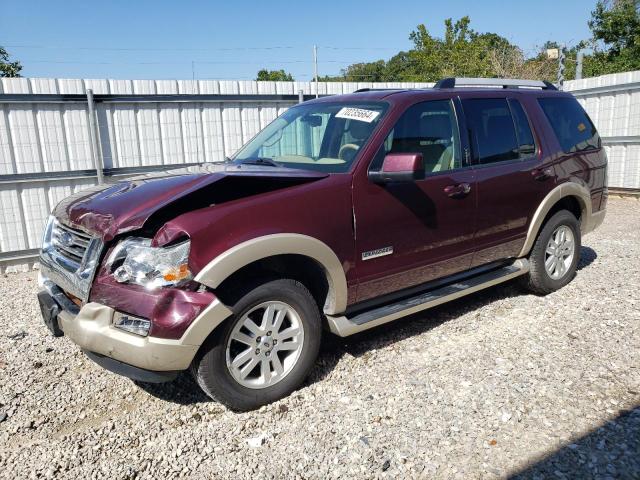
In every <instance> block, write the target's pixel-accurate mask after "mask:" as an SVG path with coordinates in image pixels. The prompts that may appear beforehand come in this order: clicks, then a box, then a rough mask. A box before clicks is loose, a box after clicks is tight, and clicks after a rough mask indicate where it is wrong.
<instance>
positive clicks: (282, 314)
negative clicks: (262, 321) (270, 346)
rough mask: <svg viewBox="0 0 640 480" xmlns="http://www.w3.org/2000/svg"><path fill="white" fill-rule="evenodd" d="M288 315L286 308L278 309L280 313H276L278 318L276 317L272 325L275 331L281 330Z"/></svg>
mask: <svg viewBox="0 0 640 480" xmlns="http://www.w3.org/2000/svg"><path fill="white" fill-rule="evenodd" d="M286 316H287V311H286V310H285V309H284V308H283V309H282V310H279V311H278V314H277V315H276V318H275V319H274V321H273V325H272V328H273V332H274V333H275V332H278V331H280V327H281V326H282V322H283V321H284V319H285V317H286Z"/></svg>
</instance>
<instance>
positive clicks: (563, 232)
mask: <svg viewBox="0 0 640 480" xmlns="http://www.w3.org/2000/svg"><path fill="white" fill-rule="evenodd" d="M579 259H580V225H579V223H578V220H577V219H576V217H575V216H574V215H573V214H572V213H571V212H569V211H567V210H560V211H559V212H557V213H555V214H554V215H553V216H552V217H551V218H550V219H549V220H548V221H547V223H546V224H545V225H544V227H543V228H542V230H541V231H540V234H539V235H538V238H537V239H536V241H535V243H534V244H533V248H532V249H531V254H530V255H529V264H530V271H529V275H528V279H527V280H528V282H527V286H528V287H529V289H530V290H531V291H533V292H535V293H538V294H541V295H545V294H547V293H551V292H554V291H556V290H558V289H559V288H562V287H564V286H565V285H566V284H567V283H569V282H570V281H571V279H572V278H573V277H574V275H575V273H576V267H577V266H578V260H579Z"/></svg>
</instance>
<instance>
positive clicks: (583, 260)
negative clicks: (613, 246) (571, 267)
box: [578, 246, 598, 270]
mask: <svg viewBox="0 0 640 480" xmlns="http://www.w3.org/2000/svg"><path fill="white" fill-rule="evenodd" d="M596 258H598V254H597V253H596V251H595V250H594V249H593V248H591V247H585V246H583V247H582V248H581V249H580V261H579V262H578V270H582V269H583V268H585V267H588V266H589V265H591V264H592V263H593V261H594V260H595V259H596Z"/></svg>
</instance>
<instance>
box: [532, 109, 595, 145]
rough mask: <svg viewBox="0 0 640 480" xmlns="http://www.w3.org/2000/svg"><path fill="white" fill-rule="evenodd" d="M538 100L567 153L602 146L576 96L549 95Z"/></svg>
mask: <svg viewBox="0 0 640 480" xmlns="http://www.w3.org/2000/svg"><path fill="white" fill-rule="evenodd" d="M538 102H539V103H540V106H541V107H542V110H543V111H544V114H545V115H546V116H547V119H549V123H550V124H551V128H553V131H554V132H555V134H556V137H558V141H559V142H560V146H561V147H562V149H563V150H564V151H565V152H566V153H572V152H578V151H582V150H588V149H593V148H600V136H599V135H598V132H597V131H596V127H595V126H594V125H593V123H592V122H591V119H590V118H589V116H588V115H587V113H586V112H585V111H584V109H583V108H582V106H581V105H580V104H579V103H578V101H577V100H576V99H575V98H570V97H555V98H553V97H547V98H539V99H538Z"/></svg>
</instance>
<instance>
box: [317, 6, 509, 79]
mask: <svg viewBox="0 0 640 480" xmlns="http://www.w3.org/2000/svg"><path fill="white" fill-rule="evenodd" d="M470 23H471V20H470V19H469V17H462V18H461V19H460V20H457V21H455V22H454V21H453V20H452V19H450V18H449V19H447V20H445V34H444V37H442V38H439V37H435V36H433V35H432V34H431V33H430V32H429V30H428V29H427V27H426V26H425V25H424V24H420V25H418V26H417V27H416V29H415V30H414V31H412V32H411V34H410V35H409V39H410V40H411V41H412V42H413V45H414V48H412V49H411V50H409V51H403V52H399V53H397V54H396V55H394V56H393V57H391V58H390V59H389V60H388V61H386V62H385V61H384V60H377V61H374V62H366V63H356V64H353V65H350V66H348V67H347V68H345V69H343V70H342V72H341V75H340V76H336V77H324V79H323V80H346V81H360V82H364V81H367V82H435V81H437V80H439V79H441V78H444V77H456V76H457V77H463V76H466V77H487V76H496V75H497V73H496V72H497V70H496V68H494V67H495V66H496V59H500V58H502V57H505V58H506V57H507V56H509V55H511V56H513V55H514V54H517V53H518V52H519V51H520V50H519V49H518V48H517V47H516V46H515V45H512V44H511V43H510V42H509V41H508V40H507V39H506V38H504V37H502V36H500V35H498V34H496V33H478V32H476V31H475V30H473V29H472V28H471V27H470ZM494 52H497V53H494Z"/></svg>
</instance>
